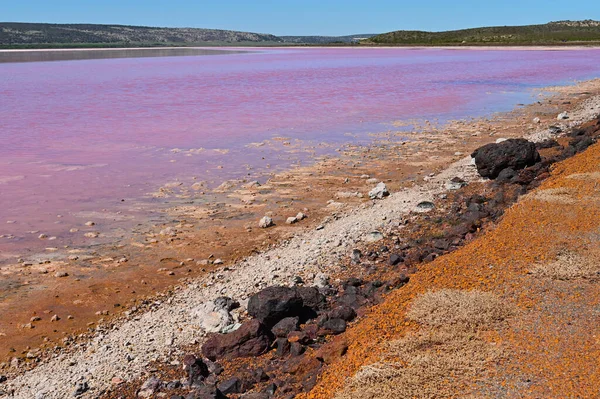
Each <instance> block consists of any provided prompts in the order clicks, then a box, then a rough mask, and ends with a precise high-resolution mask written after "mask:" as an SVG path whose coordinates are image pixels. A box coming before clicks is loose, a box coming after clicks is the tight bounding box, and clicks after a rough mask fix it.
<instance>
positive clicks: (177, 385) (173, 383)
mask: <svg viewBox="0 0 600 399" xmlns="http://www.w3.org/2000/svg"><path fill="white" fill-rule="evenodd" d="M182 386H183V385H182V384H181V381H179V380H175V381H171V382H168V383H167V385H166V386H165V387H166V388H167V389H171V390H172V389H179V388H181V387H182Z"/></svg>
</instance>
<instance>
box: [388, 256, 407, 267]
mask: <svg viewBox="0 0 600 399" xmlns="http://www.w3.org/2000/svg"><path fill="white" fill-rule="evenodd" d="M402 262H404V258H403V257H402V256H400V255H398V254H391V255H390V258H389V259H388V263H389V265H390V266H396V265H397V264H399V263H402Z"/></svg>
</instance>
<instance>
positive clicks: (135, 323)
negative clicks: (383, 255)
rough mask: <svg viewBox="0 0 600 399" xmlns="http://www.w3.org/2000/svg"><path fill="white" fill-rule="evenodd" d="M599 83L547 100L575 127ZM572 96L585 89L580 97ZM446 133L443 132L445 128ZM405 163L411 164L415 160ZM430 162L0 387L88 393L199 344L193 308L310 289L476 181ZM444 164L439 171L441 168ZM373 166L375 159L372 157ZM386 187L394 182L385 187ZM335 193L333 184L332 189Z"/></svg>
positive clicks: (463, 171) (472, 129)
mask: <svg viewBox="0 0 600 399" xmlns="http://www.w3.org/2000/svg"><path fill="white" fill-rule="evenodd" d="M599 86H600V85H599V82H597V81H593V82H587V83H583V84H581V85H578V86H571V87H566V88H555V89H554V91H556V92H557V93H558V96H559V97H558V99H554V101H561V102H564V101H562V100H560V98H563V99H564V98H573V97H572V96H573V95H579V97H578V100H577V101H575V100H573V102H574V104H572V106H573V107H575V109H573V110H572V111H571V118H570V119H569V120H568V122H567V123H564V124H565V125H568V126H575V125H578V124H581V123H582V122H585V121H587V120H590V119H591V118H593V117H595V116H597V114H598V112H599V111H600V98H599V97H596V96H593V95H592V94H597V93H598V92H600V87H599ZM581 92H586V93H587V94H585V95H580V93H581ZM560 96H562V97H560ZM549 101H550V102H552V101H553V100H552V99H550V100H549ZM575 103H576V104H575ZM544 106H548V104H547V103H546V104H545V105H544ZM560 107H561V108H565V107H566V105H562V104H561V105H560ZM555 111H556V109H554V108H552V110H551V111H548V115H547V118H546V121H544V123H543V124H542V126H547V125H549V124H556V123H557V122H556V112H555ZM515 112H517V114H518V113H521V116H520V117H521V118H522V119H521V120H519V119H518V118H517V117H516V115H517V114H515V113H513V114H508V115H505V116H504V118H506V120H511V119H512V120H513V125H512V126H509V128H506V127H507V126H505V129H504V130H500V131H498V132H497V133H495V134H493V135H492V134H490V135H485V137H482V136H484V135H482V134H481V131H485V130H482V129H483V126H484V124H486V123H487V124H488V126H489V125H490V121H479V122H477V123H475V122H473V121H471V122H469V123H465V122H463V123H458V124H456V126H455V128H456V129H457V130H461V131H462V132H463V135H462V136H461V137H463V138H464V139H466V138H467V137H469V138H472V139H473V141H471V142H469V144H470V146H471V147H472V146H477V145H480V144H482V143H484V142H490V141H494V140H495V139H496V138H501V137H514V136H518V135H520V134H522V133H523V121H525V120H527V119H529V120H531V116H532V115H531V113H529V112H523V110H519V111H515ZM515 121H516V122H515ZM445 129H449V130H451V129H452V127H445ZM465 131H466V132H467V134H465V133H464V132H465ZM529 133H531V134H530V135H529V138H530V139H532V140H537V141H539V140H543V139H545V138H547V137H551V133H550V132H549V131H548V129H546V128H539V127H537V126H535V125H533V126H532V127H531V131H530V132H529ZM414 145H419V147H417V151H416V152H415V153H416V155H417V156H418V153H419V152H421V155H423V153H425V154H427V155H426V156H424V157H422V158H421V161H420V162H425V163H426V162H431V161H432V160H431V159H430V158H431V156H432V155H431V154H429V153H428V152H427V150H426V148H425V147H420V145H421V144H419V143H417V144H414ZM445 145H448V144H447V143H446V144H445ZM457 148H458V147H457ZM461 148H462V147H461ZM454 149H455V147H449V148H445V152H446V153H448V152H451V153H452V154H455V152H456V151H453V150H454ZM371 155H373V154H371ZM453 157H454V158H455V159H456V158H460V159H458V160H457V161H455V162H453V163H450V165H448V163H447V162H449V160H450V161H451V159H452V158H453ZM374 158H377V157H376V156H375V157H374ZM433 160H434V161H435V158H434V159H433ZM411 161H412V162H415V161H416V158H415V159H413V160H411ZM438 162H439V163H438V165H439V167H440V170H438V171H437V172H436V173H434V174H433V175H430V174H429V173H427V174H426V175H425V176H423V175H422V174H420V179H419V180H415V181H412V184H410V185H404V186H402V185H397V186H396V187H395V190H392V191H395V192H394V193H393V194H392V195H391V196H390V197H388V198H387V199H385V200H383V201H379V202H371V201H366V200H365V201H362V202H361V201H356V202H354V204H355V205H354V206H352V201H351V202H349V203H348V204H346V205H345V206H342V207H340V208H339V209H338V210H336V211H335V212H333V214H332V208H331V207H329V208H328V207H327V206H326V207H325V209H328V210H327V213H328V214H329V216H326V213H325V212H323V213H320V215H321V216H322V217H323V218H318V219H317V220H314V221H313V224H312V227H311V228H310V229H306V230H305V231H304V232H301V233H299V232H296V233H294V234H292V235H291V236H287V238H284V235H281V236H278V239H280V240H279V244H278V245H276V246H275V247H274V248H272V249H269V250H266V251H264V252H262V253H260V254H257V255H254V256H249V257H247V258H246V259H244V260H242V261H239V262H233V263H229V264H228V265H227V267H226V268H224V269H218V270H214V271H210V272H208V273H207V274H206V275H204V276H201V277H198V278H196V279H195V280H193V281H188V282H186V283H185V284H181V285H180V286H179V287H178V288H177V289H176V290H175V292H174V293H173V294H172V295H165V296H161V297H159V298H157V299H155V300H153V301H151V302H148V303H147V304H146V309H145V310H143V311H142V310H141V309H140V310H137V311H136V310H132V309H130V310H128V312H127V313H126V314H124V315H123V318H122V319H121V320H114V321H113V322H110V323H109V322H106V323H101V324H100V325H99V326H98V327H97V328H96V329H95V330H94V331H93V332H92V333H90V334H88V335H87V336H85V337H84V338H85V339H81V340H72V339H69V338H67V339H66V341H65V342H66V343H70V345H69V347H68V349H67V350H56V351H51V354H50V356H49V358H47V359H46V360H44V361H42V362H40V363H39V364H38V365H37V366H36V367H35V368H33V369H32V370H30V371H23V370H24V369H26V368H28V367H27V366H25V365H24V364H20V363H21V361H19V360H13V361H12V362H11V363H12V366H14V367H12V368H11V369H10V373H7V374H9V375H10V379H9V381H8V382H6V383H4V384H3V385H2V386H1V389H5V390H9V391H12V390H14V394H13V397H15V398H33V397H35V398H66V397H71V396H72V392H73V390H74V387H75V385H76V384H77V383H78V382H80V381H82V380H85V381H86V382H87V383H88V384H89V386H90V387H91V389H90V391H89V392H87V393H86V394H84V396H82V397H90V398H91V397H95V395H97V393H98V392H100V391H102V390H104V389H107V388H109V387H110V386H111V380H112V379H113V378H115V377H118V378H120V379H123V380H125V381H127V380H132V379H135V378H139V377H140V376H141V375H143V374H144V373H145V372H146V371H147V367H148V364H149V363H150V362H153V361H158V362H166V363H169V362H171V361H172V360H174V359H177V358H179V357H180V356H181V355H182V354H183V352H182V350H181V347H183V346H185V345H188V344H191V343H194V342H201V341H202V339H203V337H204V336H205V334H204V331H203V330H202V329H201V327H200V324H199V321H198V319H197V317H196V315H195V314H196V312H195V310H196V309H197V308H198V307H199V306H200V305H202V304H203V303H205V302H207V301H210V300H213V299H215V298H216V297H218V296H222V295H227V296H230V297H232V298H235V299H237V300H239V301H240V302H241V303H242V304H244V301H245V300H246V299H247V298H248V296H249V295H251V294H253V293H255V292H256V291H258V290H260V289H261V288H264V287H266V286H268V285H272V284H284V285H287V284H291V283H292V279H293V278H295V277H301V278H302V279H303V280H304V281H305V282H306V284H307V285H310V284H311V283H312V282H313V280H314V278H315V276H316V275H317V274H319V273H323V274H326V275H329V276H335V275H336V274H338V273H339V272H340V270H338V269H337V267H338V266H337V265H338V261H339V259H342V258H345V257H348V256H349V255H350V253H351V251H352V248H353V246H354V245H356V244H358V243H361V242H364V240H366V235H368V234H369V233H370V232H372V231H375V230H377V231H385V229H386V227H387V225H388V223H390V221H393V220H398V219H399V218H401V217H402V216H403V215H408V214H409V213H410V212H413V211H414V210H415V207H416V205H417V204H418V203H420V202H422V201H433V200H434V199H435V197H436V196H437V195H439V194H441V193H443V192H444V191H445V190H446V183H447V182H448V181H449V180H450V179H451V178H453V177H457V176H458V177H461V178H462V179H464V180H466V181H471V182H472V181H477V180H479V177H478V175H477V174H476V171H475V169H474V167H473V166H472V164H471V159H470V157H461V156H460V155H456V154H455V155H453V156H450V157H446V158H443V159H442V160H441V161H438ZM444 162H446V165H447V167H445V168H442V167H441V166H442V165H443V164H444ZM372 164H377V162H376V159H375V160H374V163H372ZM372 164H371V165H372ZM338 166H339V165H336V166H335V167H334V168H333V169H335V168H336V167H338ZM388 167H389V165H388ZM422 170H424V168H423V169H422ZM325 171H326V170H323V171H322V172H325ZM306 173H307V172H306V171H301V173H299V175H298V176H302V177H303V179H300V180H299V182H301V183H302V184H310V183H313V184H314V183H315V182H314V181H313V180H311V179H313V178H314V176H310V175H306ZM340 180H342V179H340ZM380 180H385V179H380ZM288 183H289V182H288ZM362 184H364V183H362ZM390 186H391V187H393V185H392V184H390ZM401 187H403V188H402V189H401ZM335 189H336V190H337V189H338V188H337V186H336V188H335ZM328 194H329V192H328ZM336 202H337V203H341V202H340V199H338V200H333V202H331V203H336ZM331 203H330V204H329V205H331ZM336 206H337V205H336ZM315 214H316V215H319V213H315ZM315 225H319V227H318V229H313V228H314V226H315ZM287 233H289V230H287ZM19 370H20V371H19ZM7 371H8V370H7ZM15 372H16V373H15ZM13 373H15V374H13Z"/></svg>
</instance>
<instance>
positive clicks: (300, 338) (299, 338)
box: [287, 331, 312, 345]
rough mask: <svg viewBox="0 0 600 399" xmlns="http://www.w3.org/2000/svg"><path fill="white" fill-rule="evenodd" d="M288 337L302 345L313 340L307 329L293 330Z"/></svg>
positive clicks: (292, 341)
mask: <svg viewBox="0 0 600 399" xmlns="http://www.w3.org/2000/svg"><path fill="white" fill-rule="evenodd" d="M287 339H288V341H289V342H291V343H294V342H298V343H300V344H302V345H307V344H309V343H310V342H311V341H312V339H311V337H310V336H309V335H308V334H307V333H306V332H305V331H292V332H291V333H290V334H289V335H288V337H287Z"/></svg>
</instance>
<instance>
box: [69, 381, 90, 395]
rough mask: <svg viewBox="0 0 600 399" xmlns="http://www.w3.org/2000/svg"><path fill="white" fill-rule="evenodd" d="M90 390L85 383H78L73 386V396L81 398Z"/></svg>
mask: <svg viewBox="0 0 600 399" xmlns="http://www.w3.org/2000/svg"><path fill="white" fill-rule="evenodd" d="M89 389H90V387H89V385H88V383H87V381H80V382H78V383H77V384H75V391H74V392H73V396H75V397H77V396H81V395H83V394H84V393H86V392H87V391H88V390H89Z"/></svg>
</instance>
